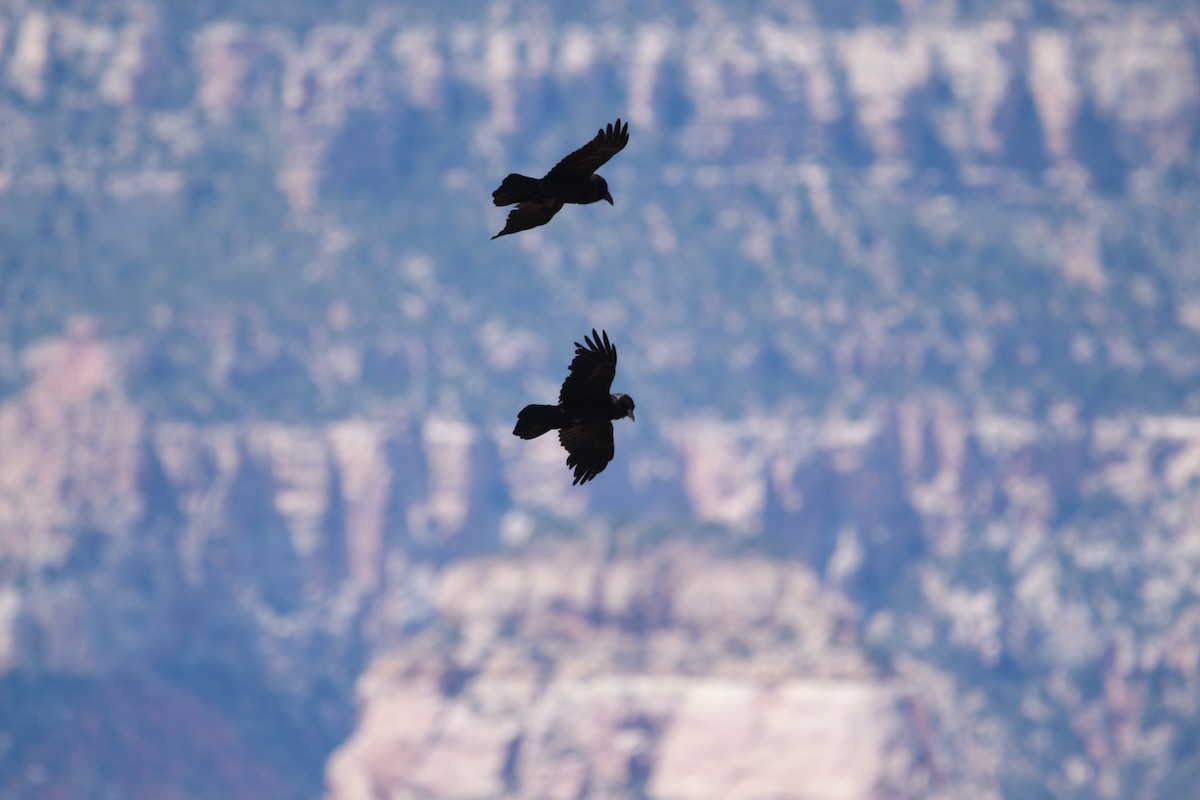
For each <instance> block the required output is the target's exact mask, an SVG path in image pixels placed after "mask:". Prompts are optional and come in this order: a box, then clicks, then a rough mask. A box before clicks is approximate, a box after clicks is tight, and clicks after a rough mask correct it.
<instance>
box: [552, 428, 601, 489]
mask: <svg viewBox="0 0 1200 800" xmlns="http://www.w3.org/2000/svg"><path fill="white" fill-rule="evenodd" d="M558 441H559V442H561V443H562V446H563V447H565V448H566V449H567V466H568V467H571V468H572V469H574V470H575V480H574V481H572V485H575V484H580V483H587V482H588V481H590V480H591V479H592V478H594V477H596V476H597V475H599V474H600V473H601V472H603V471H604V468H605V467H607V466H608V462H610V461H612V460H613V454H614V448H613V427H612V423H611V422H609V421H608V420H601V421H600V422H593V423H591V424H590V425H576V426H574V427H572V428H563V429H562V430H560V431H559V432H558Z"/></svg>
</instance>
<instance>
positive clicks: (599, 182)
mask: <svg viewBox="0 0 1200 800" xmlns="http://www.w3.org/2000/svg"><path fill="white" fill-rule="evenodd" d="M592 188H593V189H594V190H595V192H596V199H597V200H607V201H608V204H609V205H610V206H611V205H614V203H613V199H612V195H611V194H609V193H608V181H606V180H604V178H602V177H600V176H599V175H596V174H595V173H593V174H592Z"/></svg>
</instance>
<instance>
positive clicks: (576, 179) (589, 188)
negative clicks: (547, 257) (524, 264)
mask: <svg viewBox="0 0 1200 800" xmlns="http://www.w3.org/2000/svg"><path fill="white" fill-rule="evenodd" d="M628 143H629V123H628V122H626V123H625V124H624V125H622V124H621V120H620V119H617V121H616V122H615V123H614V122H610V123H609V124H608V126H607V127H605V128H602V129H600V130H599V131H597V132H596V136H595V138H594V139H592V140H591V141H590V142H588V143H587V144H585V145H584V146H583V147H581V148H579V149H578V150H576V151H575V152H574V153H571V155H569V156H567V157H566V158H564V159H563V160H562V161H560V162H558V163H557V164H555V165H554V169H552V170H550V171H549V172H547V173H546V176H545V177H544V178H542V179H541V180H538V179H537V178H530V177H528V176H526V175H518V174H516V173H515V172H514V173H512V174H511V175H509V176H508V177H507V178H505V179H504V180H503V182H501V184H500V188H499V189H497V190H496V191H494V192H492V202H494V203H495V204H496V205H498V206H508V205H512V204H513V203H516V204H517V207H516V208H514V209H513V210H512V211H510V212H508V220H507V221H505V223H504V230H502V231H500V232H499V233H497V234H496V235H495V236H493V237H492V238H493V239H495V238H497V237H500V236H504V235H506V234H509V233H517V232H518V231H527V230H529V229H530V228H536V227H537V226H539V225H545V224H546V223H547V222H549V221H550V219H551V217H553V216H554V215H555V214H557V213H558V211H559V209H561V208H562V207H563V204H564V203H595V202H597V201H600V200H607V201H608V204H609V205H610V206H611V205H612V204H613V199H612V195H611V194H609V193H608V182H607V181H605V180H604V178H602V177H600V176H599V175H597V174H596V170H597V169H599V168H600V167H601V166H603V165H604V163H605V162H606V161H608V160H609V159H610V158H612V157H613V156H615V155H616V154H617V153H619V152H621V150H622V149H623V148H624V147H625V145H626V144H628Z"/></svg>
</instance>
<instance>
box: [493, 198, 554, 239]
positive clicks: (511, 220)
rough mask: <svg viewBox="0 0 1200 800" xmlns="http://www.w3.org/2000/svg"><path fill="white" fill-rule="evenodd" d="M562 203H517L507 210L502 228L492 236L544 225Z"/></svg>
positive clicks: (544, 201)
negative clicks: (506, 217)
mask: <svg viewBox="0 0 1200 800" xmlns="http://www.w3.org/2000/svg"><path fill="white" fill-rule="evenodd" d="M562 207H563V204H562V202H561V201H559V200H542V201H534V202H529V203H518V204H517V206H516V208H514V209H513V210H512V211H509V212H508V219H507V220H505V222H504V230H502V231H500V232H499V233H497V234H496V236H493V237H492V238H493V239H495V238H496V237H497V236H505V235H507V234H510V233H517V232H518V231H527V230H529V229H530V228H536V227H537V226H539V225H545V224H546V223H547V222H549V221H550V219H551V218H552V217H553V216H554V215H555V214H557V213H558V211H559V209H561V208H562Z"/></svg>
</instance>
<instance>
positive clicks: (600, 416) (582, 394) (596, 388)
mask: <svg viewBox="0 0 1200 800" xmlns="http://www.w3.org/2000/svg"><path fill="white" fill-rule="evenodd" d="M583 341H584V342H586V346H584V345H582V344H580V343H579V342H576V343H575V358H573V359H571V371H570V374H569V375H567V378H566V380H564V381H563V385H562V390H561V391H560V392H559V393H558V405H556V406H545V405H537V404H532V405H527V406H525V408H523V409H521V413H520V414H518V415H517V426H516V427H515V428H513V435H514V436H520V437H521V438H522V439H536V438H537V437H539V436H541V435H542V434H543V433H547V432H549V431H551V430H554V429H558V441H559V442H560V443H561V444H562V446H563V447H565V448H566V449H567V466H568V467H571V468H573V469H574V470H575V480H574V481H573V482H572V485H575V484H580V483H587V482H588V481H590V480H591V479H592V478H594V477H596V476H597V475H599V474H600V473H601V472H603V471H604V468H605V467H607V466H608V462H610V461H612V459H613V454H614V450H613V427H612V421H613V420H615V419H621V418H622V417H629V419H631V420H633V419H634V416H633V398H632V397H630V396H629V395H627V394H609V389H610V388H611V387H612V382H613V377H614V376H616V374H617V348H616V347H613V345H612V343H611V342H610V341H609V340H608V332H607V331H601V332H600V333H596V329H595V328H592V335H591V338H588V337H587V336H584V337H583Z"/></svg>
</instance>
